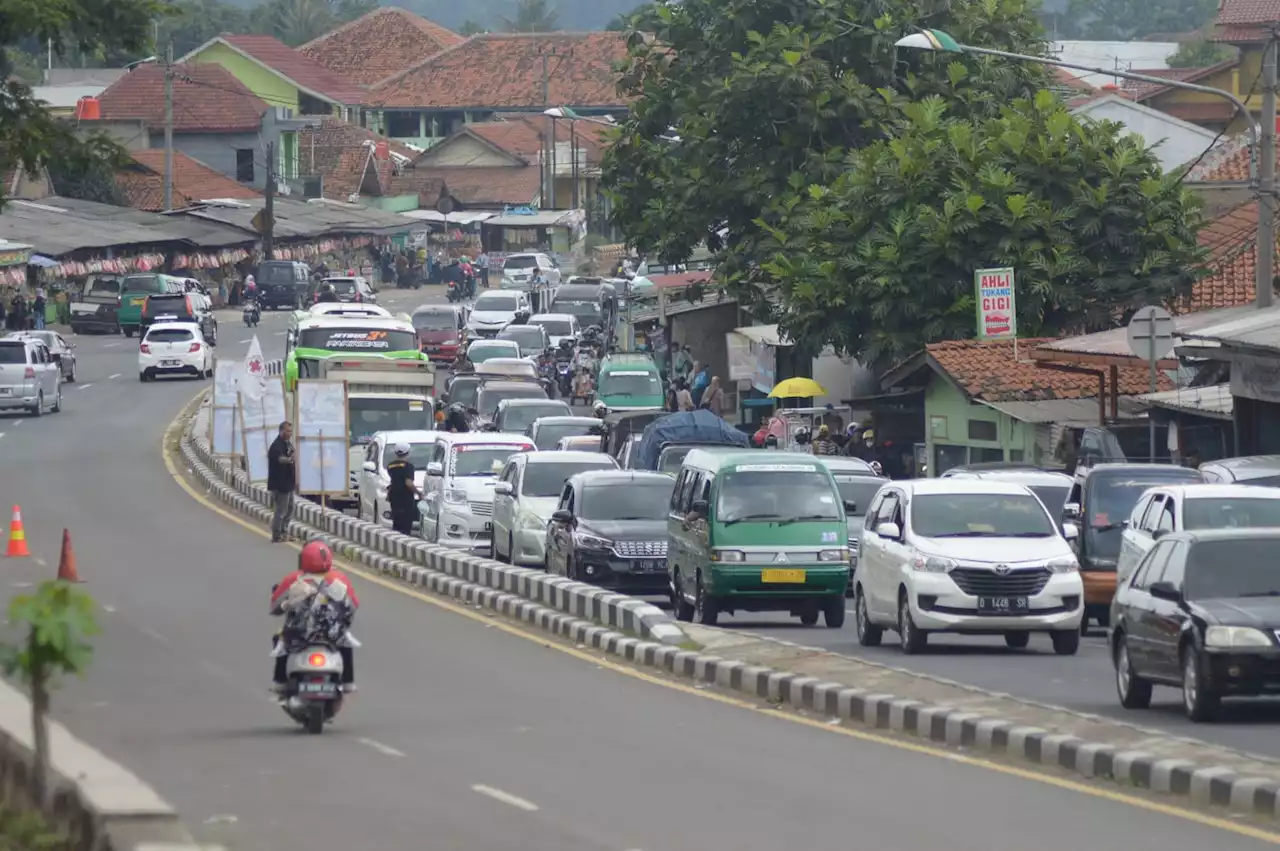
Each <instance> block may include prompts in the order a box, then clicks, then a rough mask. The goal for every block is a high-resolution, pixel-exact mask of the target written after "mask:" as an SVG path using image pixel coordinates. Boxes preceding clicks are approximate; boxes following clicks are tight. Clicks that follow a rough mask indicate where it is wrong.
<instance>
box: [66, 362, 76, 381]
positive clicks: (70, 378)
mask: <svg viewBox="0 0 1280 851" xmlns="http://www.w3.org/2000/svg"><path fill="white" fill-rule="evenodd" d="M67 381H68V382H70V383H72V384H75V383H76V368H75V367H74V366H73V367H71V374H70V375H68V376H67Z"/></svg>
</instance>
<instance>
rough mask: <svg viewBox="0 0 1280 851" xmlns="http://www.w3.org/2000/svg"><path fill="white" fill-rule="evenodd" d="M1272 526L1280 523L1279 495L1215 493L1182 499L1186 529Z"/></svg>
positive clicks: (1183, 526)
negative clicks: (1213, 495) (1237, 495)
mask: <svg viewBox="0 0 1280 851" xmlns="http://www.w3.org/2000/svg"><path fill="white" fill-rule="evenodd" d="M1269 527H1280V499H1253V498H1250V499H1241V498H1239V497H1226V498H1222V497H1214V498H1212V499H1200V498H1197V499H1184V500H1183V501H1182V528H1184V529H1188V530H1195V529H1257V528H1269Z"/></svg>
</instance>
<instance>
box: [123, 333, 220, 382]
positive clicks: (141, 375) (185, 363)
mask: <svg viewBox="0 0 1280 851" xmlns="http://www.w3.org/2000/svg"><path fill="white" fill-rule="evenodd" d="M213 360H214V359H213V347H212V346H210V345H209V343H208V342H207V341H206V340H205V338H204V334H202V333H201V332H200V326H199V325H197V324H196V323H194V322H159V323H156V324H154V325H152V326H150V327H149V328H148V329H147V333H146V335H145V336H144V337H143V338H142V342H141V343H140V344H139V346H138V380H139V381H151V380H152V379H154V378H157V377H160V376H166V375H188V376H192V377H195V378H210V377H212V376H213Z"/></svg>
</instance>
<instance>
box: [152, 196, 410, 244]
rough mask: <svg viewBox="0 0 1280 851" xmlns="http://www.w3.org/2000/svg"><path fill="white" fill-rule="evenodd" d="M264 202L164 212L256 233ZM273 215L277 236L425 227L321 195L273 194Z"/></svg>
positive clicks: (384, 232)
mask: <svg viewBox="0 0 1280 851" xmlns="http://www.w3.org/2000/svg"><path fill="white" fill-rule="evenodd" d="M265 204H266V201H265V200H244V201H238V200H237V201H230V200H228V201H218V202H209V203H203V204H198V205H196V206H193V207H187V208H186V209H183V210H175V211H174V212H172V213H166V214H165V215H166V216H168V217H170V218H176V219H189V220H193V221H207V222H219V223H222V224H224V225H231V226H232V227H237V228H240V229H242V230H244V231H247V232H249V233H256V231H255V229H254V226H253V218H254V216H256V215H258V212H259V211H260V210H261V209H262V208H263V206H264V205H265ZM274 217H275V238H276V239H291V238H292V239H298V238H312V239H314V238H316V237H324V236H344V235H358V234H367V235H370V236H393V235H396V234H401V233H408V232H409V231H411V230H425V227H424V226H423V224H422V222H420V221H418V220H416V219H411V218H407V217H405V216H402V215H400V214H399V213H388V212H385V211H383V210H376V209H374V208H372V207H364V206H361V205H359V204H344V203H342V202H340V201H326V200H323V199H316V200H315V201H294V200H292V199H289V198H276V199H275V207H274Z"/></svg>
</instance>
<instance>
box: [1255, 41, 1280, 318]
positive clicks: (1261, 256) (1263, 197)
mask: <svg viewBox="0 0 1280 851" xmlns="http://www.w3.org/2000/svg"><path fill="white" fill-rule="evenodd" d="M1276 45H1277V38H1276V32H1275V30H1272V32H1271V38H1270V40H1268V41H1267V47H1266V52H1265V53H1263V55H1262V122H1261V123H1262V128H1261V129H1262V134H1261V137H1260V138H1259V141H1258V252H1257V253H1258V268H1257V278H1256V280H1255V282H1254V283H1255V286H1256V289H1257V294H1256V298H1255V299H1254V304H1255V305H1256V306H1257V307H1259V308H1263V307H1270V306H1271V301H1272V293H1273V290H1274V286H1275V284H1274V282H1275V268H1276Z"/></svg>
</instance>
